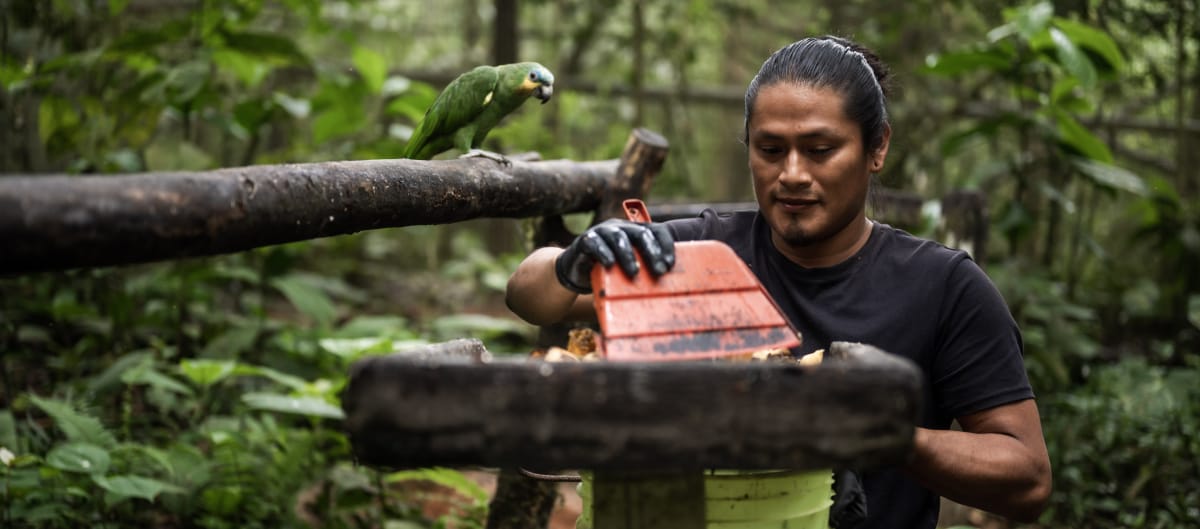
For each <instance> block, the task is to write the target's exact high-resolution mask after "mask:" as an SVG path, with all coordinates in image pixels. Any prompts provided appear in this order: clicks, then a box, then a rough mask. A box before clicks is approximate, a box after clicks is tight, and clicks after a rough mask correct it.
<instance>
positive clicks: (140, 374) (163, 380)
mask: <svg viewBox="0 0 1200 529" xmlns="http://www.w3.org/2000/svg"><path fill="white" fill-rule="evenodd" d="M121 382H124V383H126V384H129V385H135V386H136V385H142V384H145V385H147V386H150V387H155V388H159V389H163V390H166V391H170V392H172V393H179V394H181V395H188V396H191V395H192V388H189V387H187V386H186V385H184V384H183V383H182V382H179V381H178V380H175V379H173V378H171V377H169V376H167V375H164V374H162V373H160V372H159V371H158V370H156V369H154V364H152V363H150V362H143V363H141V364H139V365H137V366H134V367H133V368H130V369H129V370H128V371H126V372H125V373H124V374H122V375H121Z"/></svg>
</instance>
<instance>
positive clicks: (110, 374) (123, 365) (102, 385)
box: [87, 351, 154, 393]
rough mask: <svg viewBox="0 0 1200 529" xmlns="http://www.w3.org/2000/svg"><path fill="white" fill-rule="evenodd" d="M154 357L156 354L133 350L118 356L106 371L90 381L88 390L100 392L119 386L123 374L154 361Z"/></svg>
mask: <svg viewBox="0 0 1200 529" xmlns="http://www.w3.org/2000/svg"><path fill="white" fill-rule="evenodd" d="M153 359H154V354H153V353H150V352H147V351H138V352H133V353H129V354H127V355H125V356H122V357H121V358H118V359H117V361H115V362H113V363H112V364H111V365H109V366H108V368H106V369H105V370H104V372H102V373H100V374H99V375H96V376H95V377H94V378H92V379H91V381H89V382H88V386H87V387H88V392H89V393H98V392H101V391H104V390H107V389H110V388H112V387H115V386H117V385H118V384H119V383H120V382H121V375H123V374H125V372H126V371H128V370H130V369H132V368H133V367H135V366H138V365H141V364H143V363H145V362H152V361H153Z"/></svg>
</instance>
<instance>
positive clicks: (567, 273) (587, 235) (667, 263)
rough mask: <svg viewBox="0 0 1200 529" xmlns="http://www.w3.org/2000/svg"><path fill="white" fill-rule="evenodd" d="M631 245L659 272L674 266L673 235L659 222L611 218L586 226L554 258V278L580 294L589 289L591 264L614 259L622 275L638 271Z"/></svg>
mask: <svg viewBox="0 0 1200 529" xmlns="http://www.w3.org/2000/svg"><path fill="white" fill-rule="evenodd" d="M634 248H637V252H638V253H640V254H642V260H644V261H645V262H646V266H648V267H650V273H652V274H654V275H656V276H659V275H663V274H665V273H667V271H668V270H670V269H671V267H673V266H675V238H674V237H671V232H670V231H668V230H667V227H666V226H664V225H662V224H656V223H653V222H651V223H645V224H643V223H638V222H632V221H628V220H619V219H611V220H606V221H604V222H602V223H600V224H597V225H595V226H592V227H591V228H588V230H587V231H585V232H583V233H582V234H580V235H579V236H578V237H576V238H575V240H574V241H572V242H571V245H570V246H567V249H566V250H563V253H561V254H559V256H558V258H557V259H556V260H555V261H554V271H555V273H556V274H557V275H558V282H559V283H562V285H563V286H564V287H567V288H568V289H570V290H572V291H574V292H578V293H580V294H589V293H591V291H592V268H593V266H594V265H595V264H596V263H600V264H601V265H603V266H604V267H605V268H608V267H610V266H612V265H613V263H617V264H620V265H621V270H623V271H624V272H625V275H627V276H629V277H631V278H632V277H633V276H635V275H637V273H638V262H637V257H636V256H635V255H634Z"/></svg>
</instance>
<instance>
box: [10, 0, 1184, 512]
mask: <svg viewBox="0 0 1200 529" xmlns="http://www.w3.org/2000/svg"><path fill="white" fill-rule="evenodd" d="M0 10H2V14H3V16H2V17H0V18H2V22H0V51H2V56H0V84H2V90H0V120H2V121H3V126H2V127H0V171H3V172H5V173H17V174H31V173H46V172H69V173H80V174H83V173H117V172H131V171H148V170H171V169H210V168H216V167H225V166H234V165H245V164H261V163H279V162H295V161H317V160H343V159H369V158H386V157H393V156H397V155H398V153H399V152H400V149H401V148H402V147H403V145H404V142H405V140H406V139H407V136H408V134H409V133H411V128H412V126H413V124H414V122H415V120H417V119H418V118H419V117H420V115H421V114H422V113H423V111H424V109H425V108H426V106H427V105H428V104H429V103H430V102H431V101H432V98H433V97H434V95H435V94H436V93H437V90H438V88H439V86H438V84H439V83H441V82H444V81H445V80H448V79H449V78H450V77H451V76H452V75H454V74H456V73H458V72H461V71H464V70H466V69H468V68H470V67H472V66H474V65H476V64H480V63H497V62H510V61H512V60H514V59H517V58H520V59H532V60H538V61H540V62H542V63H543V64H545V65H547V66H548V67H549V68H550V69H551V70H553V71H554V72H555V74H556V76H557V78H558V79H559V86H558V88H557V90H556V94H555V100H554V101H553V102H552V103H551V104H549V105H545V106H539V107H538V108H533V107H534V105H529V108H526V109H523V110H522V111H520V112H518V113H517V114H516V115H513V116H510V117H509V119H508V120H506V121H505V123H504V124H503V126H501V127H499V128H498V129H496V130H495V131H493V133H492V134H491V136H490V138H489V145H488V148H490V149H492V150H497V151H537V152H540V153H541V154H542V155H543V157H546V158H558V157H565V158H574V159H606V158H613V157H616V156H617V155H618V154H619V153H620V150H621V147H622V145H623V142H624V140H625V138H626V137H627V135H628V133H629V130H630V129H631V128H632V127H634V126H646V127H649V128H651V129H653V130H656V131H659V132H662V133H663V134H664V135H665V136H667V138H668V139H669V140H670V141H671V143H672V154H671V156H670V157H669V159H668V161H667V167H666V171H665V173H664V174H663V175H662V176H661V177H660V178H659V180H658V181H657V183H656V185H655V187H654V189H653V190H652V192H651V198H652V199H653V200H685V201H714V200H747V199H750V197H751V194H750V186H749V185H748V179H747V177H746V174H745V160H744V152H743V150H742V147H741V145H740V144H739V142H738V137H739V135H740V132H741V126H742V108H741V94H742V91H743V89H744V86H745V84H746V83H747V82H748V81H749V79H750V77H751V76H752V75H753V73H754V72H755V71H756V70H757V68H758V66H759V64H760V63H761V61H762V60H763V59H764V58H765V57H766V56H767V55H768V54H769V53H770V52H771V51H773V50H774V49H776V48H778V47H780V46H782V45H784V44H786V43H788V42H791V41H793V40H795V39H796V38H799V37H801V36H806V35H812V34H826V33H834V34H841V35H847V36H851V37H853V38H855V39H857V40H859V41H861V42H863V43H865V44H867V45H868V46H871V47H872V48H874V49H876V50H878V51H879V52H880V54H881V55H882V56H883V57H884V59H885V60H886V61H887V62H889V63H890V64H891V66H892V69H893V71H894V73H895V74H896V88H897V92H896V95H895V96H894V97H893V101H892V106H891V112H892V119H893V128H894V130H895V131H896V133H895V134H894V135H893V142H894V143H893V146H892V151H891V158H890V159H889V164H888V167H887V168H886V170H885V172H884V174H883V175H881V180H882V182H883V184H884V185H887V186H890V187H897V188H903V189H909V190H913V191H916V192H918V193H920V194H921V195H922V196H924V197H926V198H928V199H930V202H929V204H928V207H927V208H926V211H927V212H928V221H929V222H928V229H927V230H926V231H925V232H923V233H924V234H927V235H931V236H936V234H937V233H939V232H938V231H937V230H936V227H937V225H938V223H939V222H941V221H942V219H941V218H940V216H939V213H938V209H937V202H936V200H935V199H937V198H938V197H941V196H943V195H945V194H946V193H948V192H949V191H952V190H957V189H975V190H980V191H982V192H984V193H986V196H987V197H988V198H987V210H988V212H989V216H990V217H989V218H990V219H991V223H990V231H991V237H990V240H991V241H992V242H991V246H990V248H989V251H988V253H987V260H986V262H984V263H983V264H984V265H985V267H986V269H987V270H988V272H989V274H990V275H991V276H992V277H993V278H994V279H995V281H996V282H997V284H998V285H999V286H1000V287H1001V289H1002V291H1003V292H1004V294H1005V297H1006V299H1007V300H1008V301H1009V303H1010V305H1011V307H1012V310H1013V312H1014V314H1015V315H1016V316H1017V318H1018V320H1019V321H1020V324H1021V326H1022V329H1023V332H1024V337H1025V345H1026V353H1027V356H1026V361H1027V365H1028V368H1029V372H1030V374H1031V376H1032V377H1033V381H1034V384H1035V389H1036V390H1037V391H1038V394H1039V402H1040V406H1041V409H1042V413H1043V420H1044V427H1045V431H1046V436H1047V440H1048V442H1049V443H1050V449H1051V456H1052V459H1053V464H1054V471H1055V492H1054V496H1053V505H1052V507H1051V509H1050V510H1049V511H1048V512H1047V513H1046V514H1045V516H1043V518H1042V523H1041V525H1044V526H1046V527H1081V526H1086V527H1184V526H1189V525H1190V526H1196V524H1197V520H1198V519H1200V508H1198V507H1197V505H1200V493H1198V492H1197V491H1200V463H1198V461H1200V435H1197V434H1198V433H1200V432H1198V430H1200V398H1198V395H1197V392H1198V390H1197V388H1200V355H1198V354H1197V349H1196V346H1197V344H1198V343H1200V209H1198V208H1197V207H1196V206H1197V198H1198V194H1200V174H1198V173H1197V172H1196V169H1195V168H1196V167H1197V166H1198V165H1200V163H1198V162H1200V4H1198V3H1197V2H1196V0H1173V1H1170V2H1151V1H1145V0H1059V1H1055V2H1049V3H1038V4H1027V5H1023V6H1019V7H1009V6H1008V3H1002V2H970V3H967V2H935V1H931V0H913V1H910V2H904V3H900V4H892V3H880V2H867V1H861V0H842V1H836V2H831V1H824V0H812V1H799V2H791V1H781V0H752V1H731V0H728V1H727V0H694V1H690V2H674V1H666V0H624V1H610V2H579V1H570V0H524V1H518V0H495V1H484V0H448V1H441V0H438V1H434V0H411V1H401V0H358V1H342V2H321V1H318V0H278V1H267V0H197V1H187V0H165V1H164V0H158V1H149V0H108V1H101V0H53V1H45V2H21V1H17V2H0ZM581 220H582V222H586V219H581ZM451 234H452V235H451V236H449V237H442V236H438V235H437V233H436V232H435V231H433V230H432V229H430V228H426V227H414V228H406V229H397V230H380V231H375V232H369V233H364V234H359V235H355V236H347V237H338V238H332V239H324V240H317V241H311V242H307V243H301V244H290V245H284V246H276V247H271V248H263V249H259V250H256V251H251V252H245V253H241V254H236V255H230V256H224V257H219V258H209V259H191V260H183V261H176V262H169V263H160V264H154V265H143V266H133V267H122V268H112V269H98V270H77V271H71V272H65V273H44V274H33V275H26V276H20V277H7V278H0V368H2V369H0V377H2V378H0V463H2V464H0V521H2V522H3V523H2V524H0V525H4V526H6V527H7V526H16V527H76V526H83V525H87V526H108V527H142V526H158V527H206V528H209V527H212V528H217V527H278V526H306V525H308V526H320V527H358V526H372V527H379V526H381V525H382V526H385V527H392V528H409V527H428V526H442V525H446V524H457V526H460V527H463V526H466V527H469V526H478V525H479V524H480V523H481V520H482V512H483V509H484V505H485V503H486V494H485V493H484V492H483V491H481V490H480V489H479V488H478V486H476V485H474V484H473V483H472V482H470V481H468V480H465V479H463V477H462V475H461V474H458V473H457V472H454V471H449V470H445V469H427V470H423V471H417V472H410V473H396V474H382V473H378V472H373V471H370V470H367V469H363V468H359V467H356V466H354V465H353V464H352V463H351V461H350V456H349V450H348V447H347V442H346V439H345V437H344V436H343V435H342V434H341V432H340V431H339V429H338V419H339V418H340V413H341V412H340V408H339V406H338V399H337V395H338V392H339V390H340V389H341V387H342V385H343V384H344V381H345V376H344V374H345V369H346V366H347V365H348V363H349V362H351V361H353V360H354V359H355V358H358V357H360V356H362V355H366V354H382V353H386V352H390V351H393V350H398V349H403V348H405V347H409V346H412V345H416V344H420V343H425V342H429V341H438V340H443V339H448V338H454V337H463V336H474V337H479V338H482V339H484V340H485V342H487V344H488V346H489V348H490V349H492V350H493V351H498V352H516V353H522V352H526V351H528V350H529V348H530V345H529V343H530V336H531V331H532V329H531V328H530V327H528V326H526V325H524V324H522V323H519V322H517V321H515V320H513V319H512V317H511V315H509V314H508V313H507V312H506V311H505V310H504V309H503V306H502V304H500V303H498V302H497V300H498V293H499V292H500V290H501V289H502V288H503V285H504V282H505V281H506V280H507V276H508V274H509V273H510V272H511V270H512V269H513V267H514V266H515V263H516V262H517V261H518V260H519V258H520V256H521V255H522V254H523V253H524V251H525V248H524V247H523V244H524V240H523V236H522V230H521V226H520V224H519V223H516V222H488V223H482V222H481V223H466V225H465V228H464V229H456V230H452V231H451ZM0 258H3V257H2V256H0ZM416 480H423V481H433V482H435V483H440V484H441V485H443V486H445V487H448V490H453V491H457V495H456V496H454V499H453V500H452V501H451V502H450V503H451V507H452V508H451V509H449V510H444V509H443V510H441V511H438V512H430V511H428V510H422V509H421V506H422V505H427V504H428V498H427V497H425V496H428V494H430V492H429V490H430V489H427V488H420V487H415V488H414V487H407V486H406V484H409V483H410V482H412V481H416Z"/></svg>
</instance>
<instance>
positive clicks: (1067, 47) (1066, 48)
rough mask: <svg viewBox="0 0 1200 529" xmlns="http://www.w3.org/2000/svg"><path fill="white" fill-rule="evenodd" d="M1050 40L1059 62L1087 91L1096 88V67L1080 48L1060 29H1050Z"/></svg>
mask: <svg viewBox="0 0 1200 529" xmlns="http://www.w3.org/2000/svg"><path fill="white" fill-rule="evenodd" d="M1050 40H1051V41H1052V42H1054V48H1055V50H1057V52H1058V62H1059V63H1060V64H1062V65H1063V68H1066V70H1067V71H1068V72H1070V73H1071V75H1072V76H1074V77H1075V78H1076V79H1078V80H1079V84H1080V86H1083V88H1084V89H1085V90H1091V89H1093V88H1095V87H1096V77H1097V76H1096V67H1095V66H1093V65H1092V61H1091V59H1088V57H1087V55H1085V54H1084V53H1083V52H1082V51H1080V49H1079V47H1078V46H1076V45H1075V43H1074V42H1071V39H1070V38H1069V37H1067V35H1066V34H1065V33H1063V32H1062V31H1060V30H1059V29H1058V28H1050Z"/></svg>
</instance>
